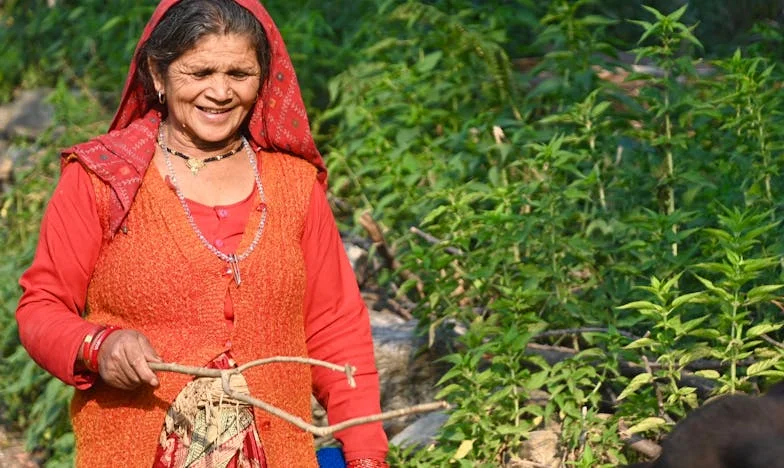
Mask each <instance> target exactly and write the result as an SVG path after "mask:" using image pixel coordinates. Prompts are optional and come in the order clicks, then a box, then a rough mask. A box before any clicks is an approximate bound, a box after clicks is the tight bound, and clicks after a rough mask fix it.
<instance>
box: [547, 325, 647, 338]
mask: <svg viewBox="0 0 784 468" xmlns="http://www.w3.org/2000/svg"><path fill="white" fill-rule="evenodd" d="M583 333H617V334H619V335H621V336H623V337H624V338H629V339H630V340H638V339H640V337H639V336H635V335H634V334H632V333H629V332H627V331H623V330H610V329H609V328H601V327H584V328H564V329H560V330H547V331H543V332H539V333H537V334H536V335H534V338H547V337H550V336H563V335H580V334H583Z"/></svg>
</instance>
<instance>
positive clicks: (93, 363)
mask: <svg viewBox="0 0 784 468" xmlns="http://www.w3.org/2000/svg"><path fill="white" fill-rule="evenodd" d="M120 329H121V328H120V327H115V326H114V325H109V326H108V327H105V328H102V329H101V330H99V331H98V333H96V334H95V335H94V336H93V339H92V341H91V343H90V349H89V355H88V356H87V361H86V362H85V367H87V369H88V370H89V371H91V372H98V353H99V352H100V351H101V345H102V344H103V342H104V340H106V338H107V337H108V336H109V335H111V334H112V333H114V332H116V331H117V330H120Z"/></svg>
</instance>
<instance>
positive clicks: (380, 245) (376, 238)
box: [359, 213, 425, 298]
mask: <svg viewBox="0 0 784 468" xmlns="http://www.w3.org/2000/svg"><path fill="white" fill-rule="evenodd" d="M359 224H361V225H362V227H363V228H365V231H367V233H368V235H369V236H370V239H371V240H372V241H373V244H374V245H375V246H376V250H378V253H379V254H380V255H381V258H383V259H384V263H385V264H386V265H387V267H388V268H390V269H391V270H395V271H398V272H399V273H400V276H402V277H403V278H404V279H412V280H414V281H416V289H417V292H418V293H419V297H422V298H423V297H425V286H424V283H423V282H422V279H421V278H420V277H419V276H417V275H415V274H414V273H412V272H410V271H408V270H405V269H402V268H401V267H402V266H401V265H400V262H399V261H398V260H397V259H396V258H395V253H394V252H393V251H392V249H391V248H390V247H389V244H387V241H386V239H384V233H383V232H382V231H381V226H379V225H378V223H377V222H376V221H375V220H374V219H373V217H372V216H371V215H370V213H362V215H361V216H360V217H359Z"/></svg>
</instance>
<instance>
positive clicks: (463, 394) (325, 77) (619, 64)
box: [0, 0, 784, 467]
mask: <svg viewBox="0 0 784 468" xmlns="http://www.w3.org/2000/svg"><path fill="white" fill-rule="evenodd" d="M20 5H21V4H19V3H17V2H10V3H8V2H7V3H6V6H5V10H4V11H5V12H14V16H13V20H11V19H10V18H9V17H8V16H5V17H0V19H2V21H4V22H5V23H6V24H7V25H10V26H11V29H8V31H10V30H14V31H16V34H22V35H21V36H20V37H25V38H28V39H30V40H32V39H33V38H36V39H38V38H49V37H50V36H51V35H53V34H54V33H55V30H54V27H53V26H51V24H53V23H51V22H52V21H54V19H60V18H63V17H65V16H67V15H69V14H73V13H72V12H73V11H74V10H73V8H74V7H71V6H69V5H64V7H63V8H62V9H60V10H59V11H57V12H53V11H51V10H49V9H46V8H45V7H43V6H42V5H37V4H34V6H31V7H30V9H29V10H27V9H25V8H24V7H22V6H20ZM81 5H84V6H83V8H84V9H83V10H81V11H80V13H79V14H80V15H81V16H80V17H82V18H83V19H84V21H85V22H86V23H85V24H95V25H97V26H96V27H95V28H93V29H97V28H106V29H105V30H107V31H108V30H110V29H111V30H115V29H116V28H121V29H123V30H125V28H127V29H128V34H127V36H125V35H123V36H122V38H123V39H121V41H125V42H126V43H127V44H128V46H126V47H125V48H124V49H122V48H121V47H118V46H117V44H114V45H113V46H112V47H113V49H112V50H111V51H110V50H105V49H103V47H108V46H107V45H105V44H101V45H94V46H95V48H92V49H91V46H90V44H91V42H90V41H91V39H89V38H85V37H81V36H78V34H77V37H75V38H73V40H74V42H73V43H74V44H77V45H79V47H76V48H74V50H59V49H57V48H55V49H57V53H55V51H54V49H53V50H51V51H42V53H41V54H40V55H36V54H32V55H29V58H28V59H27V61H24V62H21V61H20V62H19V63H18V64H13V65H6V64H5V62H4V63H3V65H2V66H0V91H2V90H5V91H4V92H6V93H8V92H10V90H12V89H13V88H14V87H15V86H17V85H18V84H19V83H24V85H35V84H39V83H40V84H49V85H51V84H53V83H57V81H49V80H51V73H50V71H51V70H56V69H71V70H78V71H76V72H74V73H73V74H72V75H60V80H59V83H60V86H59V88H58V91H57V92H56V93H55V99H56V103H57V108H58V110H59V114H58V124H60V125H66V126H67V128H68V129H74V130H79V129H80V128H83V130H84V133H82V132H81V131H77V132H68V133H67V137H66V138H73V139H74V140H78V139H79V138H82V137H83V136H84V135H86V134H91V133H92V134H94V133H98V132H99V129H100V128H101V126H102V125H105V124H106V120H105V119H106V115H105V114H100V115H90V116H83V115H81V114H79V113H76V112H74V110H75V109H81V108H82V107H83V102H73V101H70V99H73V98H71V97H69V96H71V95H70V93H69V92H67V91H66V89H67V88H69V87H72V86H73V85H74V83H77V84H80V85H81V86H82V87H84V88H95V89H98V90H109V91H113V92H116V91H117V89H116V87H117V86H118V85H117V83H119V82H121V80H122V79H123V76H124V75H123V74H124V70H119V68H122V67H124V66H125V64H126V62H127V56H128V55H129V54H130V52H129V51H130V49H129V48H128V47H131V48H132V47H133V44H134V42H135V40H136V36H137V35H138V30H139V29H140V27H141V26H142V25H141V24H140V23H138V21H142V20H139V18H146V15H143V14H141V13H140V12H138V11H131V10H127V9H126V10H114V9H108V8H104V9H101V8H97V7H96V5H97V4H95V5H93V3H91V2H87V3H84V2H82V3H81ZM348 5H349V4H348V3H346V4H343V3H341V2H338V4H337V5H334V4H333V5H332V6H331V7H325V6H323V5H322V4H315V3H311V2H306V6H305V8H304V9H303V10H302V11H293V10H291V9H290V8H287V4H284V3H282V2H268V4H267V7H268V8H269V9H270V10H271V12H272V13H273V16H275V18H276V19H277V20H278V23H279V25H280V27H281V29H282V30H283V32H284V35H285V36H286V38H287V43H288V46H289V49H290V50H291V51H293V52H294V55H293V57H294V61H295V65H296V66H297V69H298V72H299V77H300V80H301V82H302V83H303V85H304V88H305V94H306V97H307V99H308V102H309V103H310V104H311V105H312V106H313V107H316V108H317V109H316V112H315V113H314V114H313V115H314V116H315V117H316V118H315V121H314V129H316V130H317V132H318V138H319V142H320V146H321V147H322V149H323V150H324V152H325V154H326V159H327V164H328V166H329V169H330V184H331V187H332V195H333V196H334V197H337V198H340V199H342V200H343V201H344V203H343V204H342V205H345V206H349V207H351V208H352V209H353V210H355V211H354V212H355V213H356V215H357V216H359V215H360V214H362V213H364V212H369V213H370V214H371V215H372V216H373V217H374V218H375V219H376V220H378V221H379V222H380V223H381V224H382V225H383V226H384V228H385V229H386V230H387V231H386V235H387V238H388V239H389V240H390V241H391V242H392V244H393V246H394V248H395V250H396V255H397V258H398V260H399V261H400V265H401V267H400V270H397V271H383V272H381V278H380V281H381V282H382V283H383V284H385V285H388V286H389V288H390V289H394V290H395V291H397V294H399V295H401V296H406V297H407V298H408V299H410V300H412V301H415V302H416V303H417V308H416V309H415V314H416V316H417V318H418V319H419V320H420V325H421V329H422V332H423V333H428V332H433V331H434V330H436V329H437V328H439V327H452V328H453V329H454V331H455V332H456V333H458V334H459V335H460V338H459V340H458V343H457V350H456V351H455V352H454V353H453V354H451V355H449V356H446V357H445V358H444V361H445V362H446V363H447V364H448V365H449V366H450V370H449V371H448V372H447V373H446V374H445V375H444V376H443V378H442V379H441V382H440V384H439V391H440V395H439V397H441V398H444V399H446V400H448V401H449V402H451V403H453V405H454V408H455V409H454V410H452V411H451V412H450V417H449V420H448V422H447V423H446V425H445V426H444V428H443V430H442V431H441V433H440V434H439V439H438V442H437V443H436V444H434V445H432V446H430V447H425V448H424V449H421V450H418V449H397V448H395V449H393V451H392V453H391V454H390V460H391V461H392V463H393V465H396V466H398V465H402V466H445V465H454V466H498V465H499V464H502V463H505V462H507V461H509V460H512V459H514V458H515V457H517V456H519V455H520V450H521V447H522V446H523V444H524V442H525V440H526V437H527V436H528V434H529V433H530V431H532V430H536V429H540V428H543V427H551V426H552V425H556V426H558V427H560V449H561V453H560V454H559V455H560V456H561V458H562V460H563V461H564V463H565V464H567V465H568V466H584V467H589V466H590V467H595V466H616V465H617V464H619V463H621V462H624V461H630V460H633V459H634V458H635V455H634V454H632V453H631V452H629V451H628V449H626V448H625V446H624V443H623V440H622V439H623V438H624V437H625V436H626V435H627V434H628V433H630V432H631V433H640V434H643V435H645V436H648V437H659V436H660V435H662V434H664V433H665V432H666V431H667V429H668V428H669V427H670V426H671V424H672V423H674V422H675V421H677V420H678V419H680V418H681V417H683V415H685V414H686V413H687V412H688V411H689V410H691V409H692V408H694V407H695V406H696V405H698V404H700V403H701V402H702V401H703V400H704V399H705V398H706V397H708V396H710V395H713V394H718V393H728V392H729V393H731V392H736V391H750V392H753V391H757V390H758V389H759V388H764V387H766V386H767V385H768V384H769V382H770V381H771V380H774V379H780V378H781V377H782V375H784V374H782V373H783V372H784V361H782V348H784V345H781V339H782V334H781V331H780V324H779V321H780V320H779V319H778V317H779V315H780V312H781V311H780V307H779V304H780V302H779V300H778V298H779V294H780V290H781V287H782V284H783V283H782V280H781V278H782V271H781V266H782V263H781V260H780V259H781V254H782V249H783V247H784V246H783V245H782V241H781V238H782V236H781V217H782V210H781V207H780V203H779V202H778V200H779V199H780V198H781V193H782V190H783V189H784V186H783V185H782V182H781V181H780V180H779V178H778V177H776V176H777V175H778V172H779V168H780V167H781V164H782V156H781V152H782V151H781V150H782V137H783V136H784V135H782V130H781V129H782V128H784V127H783V126H782V122H781V115H780V113H778V111H777V109H778V108H779V107H780V105H781V99H782V95H781V88H780V86H778V85H777V83H778V82H780V81H781V78H782V70H781V67H780V64H779V63H778V62H777V61H776V57H777V56H776V53H777V52H776V50H777V49H780V46H781V44H782V36H781V35H780V33H778V32H777V30H776V28H775V27H771V24H770V23H760V24H759V25H758V26H757V27H756V28H754V29H753V30H751V32H750V33H752V34H759V35H761V36H762V37H763V38H764V40H762V41H758V42H757V43H755V44H751V45H749V46H748V47H737V48H728V46H727V44H726V43H721V42H720V41H716V40H714V39H715V37H714V36H712V35H707V34H713V33H711V32H710V31H715V26H711V24H715V23H717V22H718V21H719V20H720V19H721V18H724V17H725V16H726V14H727V12H728V11H730V9H731V6H727V5H729V4H727V5H724V6H723V7H722V5H723V3H720V2H703V1H695V2H694V3H693V6H691V7H688V8H687V7H685V6H682V2H673V1H661V2H655V3H653V6H647V7H642V6H640V4H639V2H614V1H604V2H600V1H598V0H580V1H576V2H575V1H565V0H552V1H550V2H534V1H529V0H511V1H497V2H474V1H469V0H439V1H435V0H434V1H427V2H424V1H423V2H417V1H407V2H398V3H395V2H375V1H370V0H366V1H362V2H357V3H351V5H352V6H351V7H350V8H349V7H348ZM764 5H766V2H762V1H760V2H754V8H753V9H751V10H754V9H756V8H758V7H759V8H764ZM104 6H105V5H104ZM126 6H127V5H126ZM150 7H151V5H150V4H148V5H146V6H143V7H139V8H150ZM654 7H655V8H654ZM722 8H724V9H722ZM118 12H121V13H118ZM748 14H749V17H748V18H747V19H750V20H754V19H756V18H757V17H756V16H755V15H756V14H757V13H756V12H755V11H749V12H748ZM18 15H22V16H24V15H28V17H29V18H31V22H30V24H31V26H30V28H29V29H25V28H22V26H21V25H22V22H21V21H19V20H18V18H21V17H22V16H18ZM49 15H53V16H52V17H51V18H50V19H48V20H47V18H49ZM63 15H65V16H63ZM767 17H769V18H770V17H771V16H770V15H767ZM3 18H4V19H3ZM113 18H120V19H113ZM629 18H638V19H636V20H634V21H629ZM698 18H699V19H700V20H703V19H705V21H703V22H701V25H700V26H699V27H697V26H693V24H694V20H695V19H698ZM9 21H10V23H9ZM47 21H48V22H47ZM737 21H738V22H737V23H734V24H737V25H738V28H739V30H740V29H744V28H745V26H744V27H741V26H740V25H741V24H745V23H743V21H745V20H744V19H742V18H739V19H738V20H737ZM703 23H705V24H703ZM747 23H750V22H749V21H747ZM106 24H109V26H105V25H106ZM14 28H16V29H14ZM711 28H714V29H711ZM116 30H117V31H119V30H120V29H116ZM5 31H6V30H3V31H0V44H10V49H9V50H10V53H12V54H17V55H19V56H22V55H25V54H23V52H22V51H23V47H24V46H23V45H22V44H18V43H16V42H11V41H9V37H10V36H9V35H8V33H6V32H5ZM71 33H72V32H70V31H69V32H67V33H65V34H64V36H63V37H69V36H68V35H69V34H71ZM24 34H27V35H26V36H25V35H24ZM73 34H76V33H75V32H74V33H73ZM738 40H739V42H738V44H740V45H743V44H744V43H743V41H744V40H745V39H743V38H741V39H738ZM3 41H6V42H3ZM82 45H84V47H82ZM703 45H705V48H703ZM78 50H82V51H83V52H84V51H88V52H87V53H84V54H83V55H76V51H78ZM726 50H730V52H724V51H726ZM44 52H45V53H44ZM58 54H59V55H58ZM71 54H74V55H71ZM703 54H706V55H705V56H703ZM709 54H714V55H709ZM627 57H633V58H634V57H636V61H635V60H632V62H630V61H629V60H628V59H627ZM58 61H59V62H58ZM119 63H122V64H123V65H122V67H119V68H118V67H117V66H109V64H119ZM58 64H59V65H58ZM15 67H16V68H15ZM47 67H52V68H47ZM104 72H106V73H104ZM75 77H83V80H82V79H76V78H75ZM110 77H111V79H110ZM86 96H89V94H88V95H86ZM81 99H86V97H84V98H81ZM91 108H99V106H94V105H93V106H91ZM79 119H83V120H79ZM91 122H97V123H95V124H92V123H91ZM47 138H49V137H47ZM47 138H44V140H42V141H40V142H38V144H39V145H41V146H42V147H49V146H52V145H56V146H64V145H63V143H64V142H62V141H61V140H52V139H47ZM48 154H49V156H48V158H47V159H45V160H44V161H43V162H42V163H41V164H40V165H39V166H38V167H36V168H35V170H34V171H32V172H30V174H28V175H27V176H25V177H23V178H22V180H21V181H20V183H19V184H18V185H17V186H16V187H15V188H14V189H13V191H11V192H10V193H8V194H6V195H5V198H4V205H3V206H4V208H3V211H2V218H0V222H2V223H3V229H2V230H0V248H3V249H4V251H6V252H8V255H9V261H8V262H5V263H6V266H5V267H4V268H3V269H2V270H0V274H2V275H4V279H5V280H6V281H4V282H3V283H2V284H4V285H5V286H3V288H4V289H3V290H2V294H3V295H2V298H3V304H5V306H6V310H7V313H5V312H4V313H3V314H0V325H5V327H4V328H3V330H4V333H3V348H2V353H3V358H4V360H3V364H2V366H3V368H2V370H3V371H4V372H5V374H4V375H7V376H13V378H12V379H11V380H12V381H14V382H18V384H16V385H15V386H14V387H13V389H12V391H9V392H5V393H4V394H3V401H4V405H5V406H6V407H7V408H8V411H9V414H10V415H11V416H12V417H13V418H14V419H15V420H16V421H19V422H20V423H23V424H25V425H27V426H28V427H29V429H28V434H29V439H30V442H31V444H30V447H31V448H34V447H41V446H49V447H51V446H52V443H53V441H56V443H55V445H54V447H55V448H54V450H53V453H54V455H55V457H54V458H53V460H67V457H68V453H69V447H70V446H69V444H70V443H71V441H70V439H69V436H68V429H67V426H66V424H65V423H63V422H62V421H63V419H60V418H62V417H63V415H64V412H63V411H64V410H63V409H64V405H65V401H66V400H67V398H68V391H67V390H65V389H63V388H62V387H60V386H58V385H59V384H57V383H52V382H51V379H50V378H47V377H46V376H45V375H44V374H42V373H41V372H40V371H39V370H37V369H36V368H35V366H34V365H33V364H31V363H30V361H29V360H28V359H27V358H26V357H25V355H24V352H23V351H21V350H20V348H19V347H18V342H17V341H16V331H15V329H14V324H13V320H12V311H13V310H14V308H15V301H16V298H17V295H18V292H17V290H16V288H15V281H16V278H17V277H18V275H19V273H20V271H21V269H22V268H24V266H25V265H26V264H28V263H29V261H30V255H31V253H32V250H33V248H34V238H35V229H36V228H37V223H38V220H39V218H40V212H41V210H42V207H43V203H44V202H45V199H46V195H47V191H48V189H49V187H51V183H52V182H53V180H54V179H55V178H56V175H55V167H54V162H53V161H54V155H53V153H48ZM46 161H48V162H46ZM341 222H342V223H343V224H344V226H346V227H347V228H348V229H354V230H358V229H359V227H358V223H355V222H353V221H352V219H348V218H347V219H341ZM412 228H413V229H412ZM403 270H407V271H408V272H415V273H416V275H415V276H412V275H406V277H408V278H409V279H407V280H405V281H402V280H401V278H402V277H403V275H400V273H402V271H403ZM542 350H549V352H554V351H557V352H558V353H560V357H559V358H558V359H552V356H549V355H547V354H546V353H544V352H542ZM542 391H543V392H546V395H547V398H546V399H545V400H546V401H541V399H536V398H532V396H534V395H535V394H538V393H537V392H542ZM30 402H34V403H33V407H32V409H31V410H28V409H26V408H25V405H26V404H30ZM55 421H57V422H55ZM47 426H48V427H52V429H48V432H47V429H45V427H47Z"/></svg>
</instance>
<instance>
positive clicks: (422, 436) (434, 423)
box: [389, 411, 449, 447]
mask: <svg viewBox="0 0 784 468" xmlns="http://www.w3.org/2000/svg"><path fill="white" fill-rule="evenodd" d="M447 419H449V415H448V414H445V413H444V412H442V411H438V412H435V413H429V414H425V415H422V416H419V418H418V419H417V420H416V421H414V423H412V424H411V425H409V426H408V427H406V428H405V429H403V430H402V431H400V432H398V433H397V435H395V436H394V437H392V438H391V439H390V440H389V443H390V444H391V445H396V446H398V447H409V446H412V445H413V446H415V447H427V446H428V445H430V444H433V443H435V442H436V440H435V438H436V435H437V434H438V431H439V430H441V427H442V426H443V425H444V424H445V423H446V421H447Z"/></svg>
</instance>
